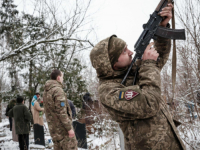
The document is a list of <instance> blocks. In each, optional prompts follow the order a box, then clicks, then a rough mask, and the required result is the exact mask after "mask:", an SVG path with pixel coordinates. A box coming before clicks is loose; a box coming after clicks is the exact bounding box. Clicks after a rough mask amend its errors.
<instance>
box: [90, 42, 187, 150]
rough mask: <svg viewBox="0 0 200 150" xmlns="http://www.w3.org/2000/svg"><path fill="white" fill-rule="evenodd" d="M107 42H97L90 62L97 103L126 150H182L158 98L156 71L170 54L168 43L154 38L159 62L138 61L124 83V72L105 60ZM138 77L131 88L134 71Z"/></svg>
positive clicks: (170, 118)
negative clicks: (112, 122) (94, 74)
mask: <svg viewBox="0 0 200 150" xmlns="http://www.w3.org/2000/svg"><path fill="white" fill-rule="evenodd" d="M108 43H109V38H107V39H104V40H102V41H100V42H99V43H98V44H97V45H96V46H95V47H94V48H93V49H92V51H91V53H90V59H91V63H92V65H93V67H94V68H95V69H96V72H97V76H98V78H99V79H100V81H99V82H100V85H99V88H98V91H99V95H100V101H101V103H102V104H103V106H104V107H105V108H106V109H107V110H108V112H109V114H110V115H111V117H112V119H113V120H115V121H117V122H118V123H119V125H120V128H121V129H122V131H123V133H124V138H125V139H124V140H125V149H126V150H182V149H185V146H184V144H183V142H182V140H181V138H180V136H179V133H178V130H177V128H176V127H175V124H174V122H173V119H172V117H171V115H170V112H169V111H168V108H167V106H166V104H165V102H164V100H163V99H162V97H161V89H160V86H161V80H160V71H161V69H162V67H163V66H164V64H165V63H166V61H167V59H168V56H169V52H170V40H168V39H163V38H158V40H157V41H155V47H156V49H157V51H158V53H160V60H159V62H156V61H154V60H145V61H142V60H139V61H137V62H136V63H135V65H134V66H133V68H132V72H131V73H130V75H129V76H128V78H127V80H126V85H125V86H124V85H122V84H121V81H122V79H123V77H124V75H125V73H126V71H127V70H126V69H125V70H120V71H115V70H113V69H112V66H111V63H110V61H109V57H108V55H107V54H108V52H107V51H108ZM136 66H138V67H139V68H140V69H139V73H138V76H137V81H136V85H133V79H134V72H135V68H136Z"/></svg>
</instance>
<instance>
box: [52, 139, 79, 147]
mask: <svg viewBox="0 0 200 150" xmlns="http://www.w3.org/2000/svg"><path fill="white" fill-rule="evenodd" d="M77 144H78V142H77V140H76V137H73V138H69V137H68V136H67V137H65V138H64V139H63V140H61V141H59V142H54V150H78V148H77Z"/></svg>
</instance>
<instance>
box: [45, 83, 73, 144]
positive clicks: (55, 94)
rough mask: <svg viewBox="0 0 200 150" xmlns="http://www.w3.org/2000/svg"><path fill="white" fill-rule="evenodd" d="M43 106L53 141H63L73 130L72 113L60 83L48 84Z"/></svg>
mask: <svg viewBox="0 0 200 150" xmlns="http://www.w3.org/2000/svg"><path fill="white" fill-rule="evenodd" d="M43 104H44V112H45V115H46V119H47V123H48V127H49V131H50V134H51V137H52V139H53V141H61V140H62V139H63V138H64V137H65V136H68V131H69V130H71V129H72V113H71V109H70V107H69V104H68V102H67V97H66V94H65V92H64V91H63V86H62V84H61V83H60V82H58V81H56V80H48V81H47V82H46V84H45V90H44V94H43Z"/></svg>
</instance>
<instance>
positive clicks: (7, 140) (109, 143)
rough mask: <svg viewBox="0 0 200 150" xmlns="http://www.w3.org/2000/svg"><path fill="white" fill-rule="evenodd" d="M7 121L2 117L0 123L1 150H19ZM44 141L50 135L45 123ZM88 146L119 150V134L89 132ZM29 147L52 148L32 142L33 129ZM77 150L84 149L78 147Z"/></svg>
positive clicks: (97, 149) (46, 140) (32, 148)
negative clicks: (107, 134)
mask: <svg viewBox="0 0 200 150" xmlns="http://www.w3.org/2000/svg"><path fill="white" fill-rule="evenodd" d="M8 125H9V121H8V119H7V118H5V119H3V120H2V122H1V123H0V135H1V136H3V135H5V136H4V137H0V148H1V150H19V147H18V142H14V141H13V140H12V132H11V131H10V128H9V126H8ZM45 126H46V128H45V143H46V145H48V139H51V136H50V135H49V132H48V126H47V123H45ZM46 129H47V130H46ZM87 143H88V147H89V149H91V150H120V146H119V143H120V141H119V135H118V134H117V133H115V134H114V135H112V136H108V137H102V138H98V137H96V136H95V135H94V134H90V135H89V136H88V138H87ZM29 149H31V150H37V149H44V150H50V149H53V148H48V147H43V146H39V145H35V144H34V139H33V131H32V130H31V132H30V135H29ZM79 150H85V149H82V148H79Z"/></svg>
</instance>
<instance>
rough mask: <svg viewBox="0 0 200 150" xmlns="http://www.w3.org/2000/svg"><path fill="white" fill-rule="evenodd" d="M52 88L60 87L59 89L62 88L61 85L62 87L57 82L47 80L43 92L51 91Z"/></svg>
mask: <svg viewBox="0 0 200 150" xmlns="http://www.w3.org/2000/svg"><path fill="white" fill-rule="evenodd" d="M53 87H60V88H63V85H62V83H60V82H58V81H57V80H48V81H47V82H46V83H45V86H44V90H45V91H49V90H50V89H52V88H53Z"/></svg>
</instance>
